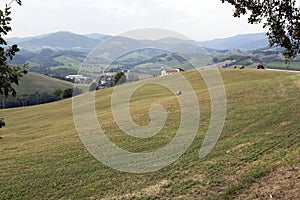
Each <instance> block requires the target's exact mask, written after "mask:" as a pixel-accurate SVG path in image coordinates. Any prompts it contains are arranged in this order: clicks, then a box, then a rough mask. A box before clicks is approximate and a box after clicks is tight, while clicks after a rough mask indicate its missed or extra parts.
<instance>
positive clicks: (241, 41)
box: [8, 32, 268, 52]
mask: <svg viewBox="0 0 300 200" xmlns="http://www.w3.org/2000/svg"><path fill="white" fill-rule="evenodd" d="M109 37H111V36H109V35H105V34H100V33H91V34H85V35H80V34H75V33H71V32H56V33H49V34H44V35H39V36H35V37H27V38H19V37H13V38H8V41H9V43H10V44H12V43H17V44H18V45H19V46H20V47H21V48H22V49H25V50H28V51H39V50H42V49H45V48H49V49H52V50H77V51H84V52H89V51H90V50H92V49H93V48H95V47H96V46H97V45H99V44H100V43H101V42H102V41H103V40H106V39H107V38H109ZM127 39H128V40H129V38H127ZM136 41H138V42H141V41H139V40H136ZM156 42H160V43H164V44H166V45H176V44H177V45H178V44H181V43H182V40H180V39H174V38H164V39H160V40H157V41H156ZM185 43H186V41H185ZM196 43H198V44H200V45H201V46H203V47H205V48H207V49H216V50H233V49H244V50H255V49H260V48H265V47H268V39H267V37H266V35H265V33H255V34H242V35H237V36H233V37H229V38H223V39H214V40H210V41H200V42H198V41H196Z"/></svg>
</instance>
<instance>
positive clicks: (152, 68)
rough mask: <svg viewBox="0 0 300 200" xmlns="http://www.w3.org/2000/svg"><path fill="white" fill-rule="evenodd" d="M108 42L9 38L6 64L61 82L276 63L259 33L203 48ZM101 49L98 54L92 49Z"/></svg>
mask: <svg viewBox="0 0 300 200" xmlns="http://www.w3.org/2000/svg"><path fill="white" fill-rule="evenodd" d="M110 38H112V36H109V35H105V34H99V33H92V34H86V35H79V34H74V33H71V32H57V33H49V34H45V35H40V36H36V37H28V38H16V37H15V38H9V39H8V41H9V43H10V44H13V43H16V44H18V45H19V47H20V48H21V52H19V53H18V54H17V55H16V56H15V58H14V59H13V60H12V61H11V64H15V65H22V64H23V63H28V64H29V66H30V70H31V71H34V72H38V73H42V74H51V75H52V76H55V77H60V78H62V77H64V76H66V75H68V74H76V73H77V70H78V69H79V68H80V69H83V68H82V67H81V66H85V67H86V68H85V69H84V70H85V74H97V72H98V71H99V69H101V71H111V70H112V71H113V70H130V71H135V72H138V73H146V74H151V75H153V76H155V75H157V74H159V73H160V71H161V69H163V68H166V67H173V66H176V67H180V68H182V69H185V70H188V69H191V68H192V66H191V65H190V63H189V62H186V61H187V60H188V61H192V62H193V63H192V64H193V65H194V66H195V67H197V68H201V67H205V66H209V65H211V64H213V63H223V62H226V63H227V61H230V63H231V64H232V65H244V66H252V65H253V66H254V65H256V64H257V63H263V62H270V61H272V60H280V59H281V58H280V55H281V54H280V53H281V50H280V49H274V48H273V49H270V48H269V47H268V40H267V38H266V36H265V34H264V33H258V34H246V35H237V36H234V37H230V38H224V39H216V40H211V41H202V42H201V41H200V42H197V41H191V40H182V39H178V38H162V39H159V40H137V39H132V38H127V37H121V36H116V37H113V39H112V40H109V39H110ZM100 44H102V45H101V48H96V47H97V46H98V45H100ZM201 46H202V47H204V48H202V47H201ZM185 59H187V60H185ZM108 65H109V66H108ZM95 66H97V67H96V68H95ZM229 66H230V65H226V66H224V67H229ZM221 67H223V66H221Z"/></svg>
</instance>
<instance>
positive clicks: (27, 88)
mask: <svg viewBox="0 0 300 200" xmlns="http://www.w3.org/2000/svg"><path fill="white" fill-rule="evenodd" d="M72 87H73V84H72V83H70V82H67V81H63V80H59V79H56V78H52V77H49V76H46V75H42V74H37V73H33V72H30V73H28V74H26V75H25V76H24V77H22V78H21V81H20V84H19V86H16V87H15V88H16V90H17V93H18V94H33V93H35V92H52V91H53V90H55V89H57V88H61V89H66V88H72Z"/></svg>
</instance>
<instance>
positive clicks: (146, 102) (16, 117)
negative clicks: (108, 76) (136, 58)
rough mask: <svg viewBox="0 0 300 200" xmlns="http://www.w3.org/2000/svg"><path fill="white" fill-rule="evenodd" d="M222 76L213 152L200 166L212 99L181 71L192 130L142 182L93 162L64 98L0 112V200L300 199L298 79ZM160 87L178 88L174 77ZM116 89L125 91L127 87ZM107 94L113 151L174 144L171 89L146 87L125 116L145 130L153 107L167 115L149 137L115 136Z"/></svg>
mask: <svg viewBox="0 0 300 200" xmlns="http://www.w3.org/2000/svg"><path fill="white" fill-rule="evenodd" d="M221 74H222V76H223V79H224V84H225V87H226V91H227V101H228V103H227V110H228V111H227V118H226V121H225V126H224V130H223V132H222V135H221V137H220V139H219V141H218V143H217V145H216V146H215V147H214V149H213V150H212V151H211V152H210V153H209V154H208V156H207V157H205V158H203V159H199V156H198V154H199V149H200V147H201V144H202V142H203V138H204V136H205V133H206V131H207V129H208V125H209V122H210V97H209V94H208V91H207V88H206V86H205V82H204V81H203V79H202V78H201V76H200V75H199V74H198V73H196V72H195V71H188V72H185V73H184V76H185V77H186V79H187V80H189V81H190V83H191V85H192V86H193V88H194V89H195V91H196V95H197V97H198V101H199V105H200V110H201V121H200V123H199V125H200V126H199V130H198V132H197V135H196V137H195V139H194V142H193V143H192V145H191V146H190V148H189V149H188V151H187V152H186V153H185V154H184V155H183V156H182V157H181V158H180V159H178V160H177V161H176V162H174V163H173V164H171V165H170V166H168V167H166V168H164V169H161V170H159V171H156V172H152V173H146V174H131V173H125V172H119V171H116V170H113V169H111V168H109V167H107V166H105V165H103V164H101V163H100V162H98V161H97V160H96V159H95V158H94V157H92V156H91V155H90V154H89V152H88V151H87V150H86V148H85V147H84V145H83V144H82V143H81V141H80V139H79V136H78V134H77V133H76V130H75V127H74V121H73V117H72V100H70V99H68V100H63V101H60V102H55V103H51V104H47V105H39V106H34V107H25V108H19V109H9V110H1V111H0V116H1V117H5V120H6V122H7V126H6V127H5V128H2V129H1V130H0V134H1V137H2V139H1V140H0V152H1V154H0V163H1V165H0V173H1V176H0V199H15V200H16V199H49V198H51V199H176V198H177V199H253V198H258V199H268V198H270V195H272V198H275V199H299V197H300V193H299V190H298V188H299V186H300V185H299V174H300V162H299V159H300V158H299V155H300V126H299V125H300V115H299V114H300V113H299V109H300V103H299V98H300V96H299V92H298V91H299V89H300V76H299V75H297V74H289V73H280V72H271V71H259V70H233V69H231V70H229V69H227V70H221ZM161 79H162V78H161ZM163 79H165V81H167V82H169V83H170V84H175V83H176V82H177V81H178V80H177V79H175V78H174V76H167V77H163ZM153 80H156V79H153ZM120 87H121V89H124V91H126V87H127V86H126V85H124V86H120ZM111 94H112V89H105V90H101V91H98V92H96V98H95V100H96V106H95V107H96V114H97V117H98V120H99V123H100V125H101V127H102V129H103V130H105V132H106V135H107V137H108V138H109V139H110V140H111V141H112V142H113V143H114V144H116V145H118V146H119V147H122V148H124V149H126V150H128V151H131V152H150V151H153V150H156V149H159V148H161V147H164V146H165V145H166V144H168V143H169V142H170V140H171V139H172V138H173V137H174V135H175V132H176V130H177V129H178V123H179V121H180V110H179V106H178V101H177V98H176V96H175V95H174V94H172V93H170V91H169V90H168V89H166V88H164V87H161V86H159V85H157V84H148V85H144V86H143V87H142V88H140V89H138V90H137V91H136V92H135V93H134V95H133V97H132V99H131V102H130V114H131V116H132V118H133V120H134V121H135V122H136V123H137V124H139V125H141V126H144V125H147V124H148V123H149V120H150V119H149V116H148V110H149V108H150V107H151V106H152V105H153V104H154V103H159V104H161V105H163V106H164V108H165V109H166V111H167V112H166V113H167V115H168V119H167V122H166V124H165V127H164V129H163V130H162V131H161V132H160V133H159V134H157V135H156V136H154V137H152V138H149V139H139V138H135V137H131V136H128V135H126V134H124V133H123V132H122V131H120V130H119V128H118V127H117V125H116V123H115V122H114V121H113V117H112V113H111V106H110V104H111ZM84 95H89V94H84ZM183 95H184V94H183ZM121 107H123V106H121ZM190 120H194V119H190Z"/></svg>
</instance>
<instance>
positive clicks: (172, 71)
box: [161, 68, 184, 76]
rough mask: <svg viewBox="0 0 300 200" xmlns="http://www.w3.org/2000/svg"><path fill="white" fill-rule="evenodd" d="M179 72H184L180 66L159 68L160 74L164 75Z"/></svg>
mask: <svg viewBox="0 0 300 200" xmlns="http://www.w3.org/2000/svg"><path fill="white" fill-rule="evenodd" d="M179 72H184V70H183V69H180V68H173V69H163V70H161V76H166V75H170V74H175V73H179Z"/></svg>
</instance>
